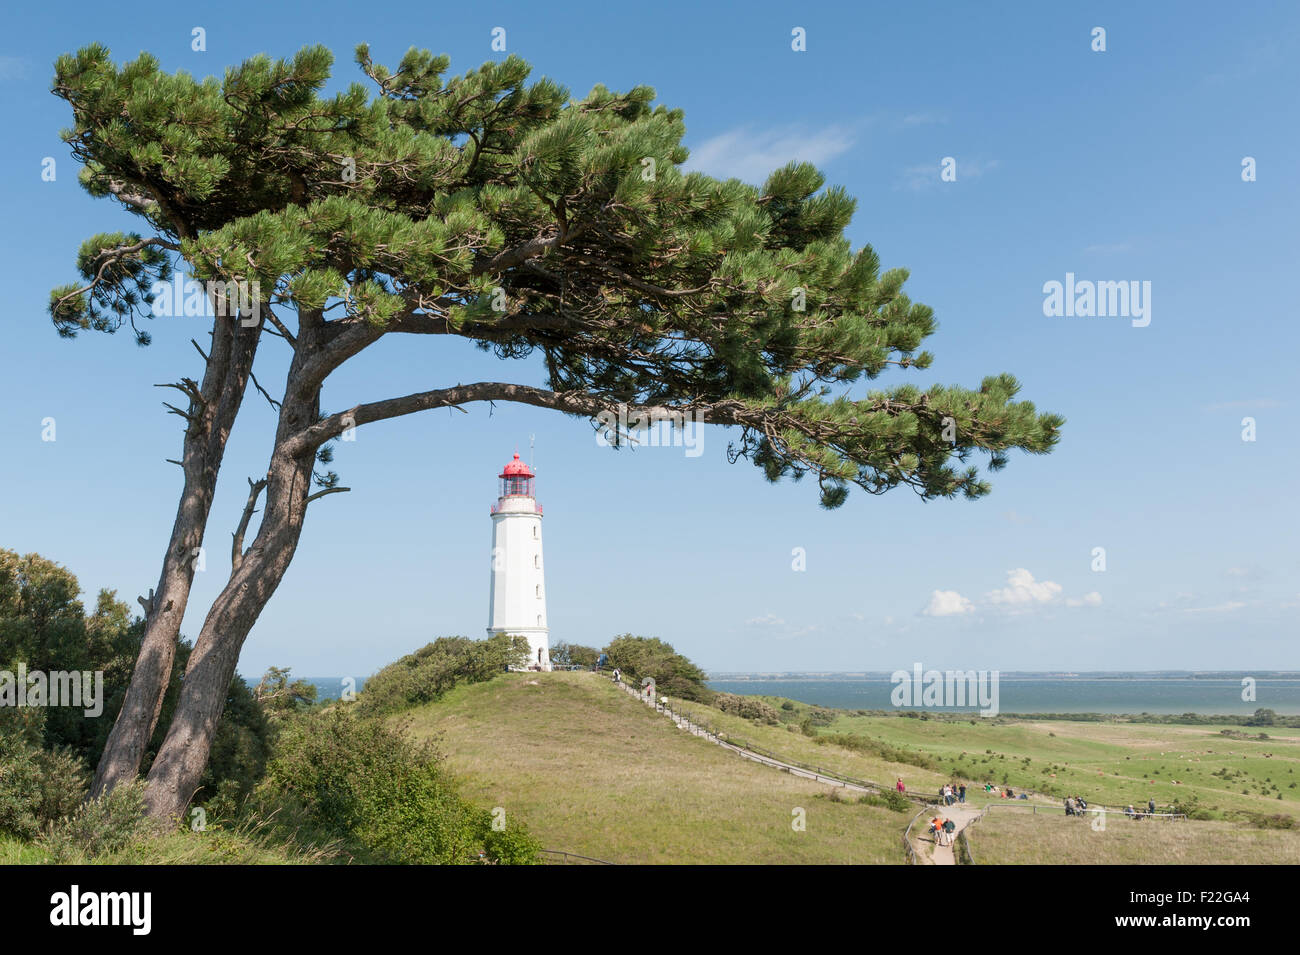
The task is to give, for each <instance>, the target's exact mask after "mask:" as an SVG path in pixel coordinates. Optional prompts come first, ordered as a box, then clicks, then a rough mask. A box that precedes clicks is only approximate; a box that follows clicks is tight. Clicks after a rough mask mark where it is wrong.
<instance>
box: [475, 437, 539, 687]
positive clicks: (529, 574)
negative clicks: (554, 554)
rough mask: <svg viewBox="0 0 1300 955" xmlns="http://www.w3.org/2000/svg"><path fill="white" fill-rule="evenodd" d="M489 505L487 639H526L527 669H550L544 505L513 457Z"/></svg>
mask: <svg viewBox="0 0 1300 955" xmlns="http://www.w3.org/2000/svg"><path fill="white" fill-rule="evenodd" d="M498 477H499V478H500V481H501V485H500V494H499V495H498V497H497V502H496V503H495V504H493V505H492V511H491V513H492V586H491V590H490V593H489V599H488V625H487V631H488V635H489V636H493V635H495V634H498V633H508V634H510V635H511V636H523V637H527V638H528V666H529V667H531V668H534V669H539V670H549V669H550V668H551V652H550V630H549V628H548V627H547V626H546V585H545V583H544V581H543V579H542V574H543V565H542V505H540V504H538V503H537V498H536V497H534V496H533V479H534V477H535V475H534V474H533V472H532V470H531V469H530V468H529V467H528V465H527V464H525V463H524V462H523V461H520V460H519V455H518V454H517V453H516V454H515V457H514V460H513V461H511V462H510V463H509V464H507V465H506V466H505V468H504V469H503V470H502V471H501V473H500V474H499V475H498Z"/></svg>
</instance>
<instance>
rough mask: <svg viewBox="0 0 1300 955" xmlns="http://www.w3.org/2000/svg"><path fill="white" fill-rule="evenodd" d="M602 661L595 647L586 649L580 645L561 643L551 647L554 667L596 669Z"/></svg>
mask: <svg viewBox="0 0 1300 955" xmlns="http://www.w3.org/2000/svg"><path fill="white" fill-rule="evenodd" d="M599 659H600V651H599V650H597V649H596V648H595V647H584V646H582V645H581V644H578V643H564V642H563V641H561V642H560V643H557V644H555V646H553V647H551V664H552V665H553V666H563V667H567V666H579V667H594V666H595V665H596V661H597V660H599Z"/></svg>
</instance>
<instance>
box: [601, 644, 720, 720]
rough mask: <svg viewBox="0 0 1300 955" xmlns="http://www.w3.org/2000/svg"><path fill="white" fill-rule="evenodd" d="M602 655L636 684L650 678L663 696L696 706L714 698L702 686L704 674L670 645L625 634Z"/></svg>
mask: <svg viewBox="0 0 1300 955" xmlns="http://www.w3.org/2000/svg"><path fill="white" fill-rule="evenodd" d="M605 652H606V653H608V654H609V665H610V666H611V667H618V668H619V669H620V670H622V671H623V673H624V674H626V675H627V676H629V677H632V678H633V679H635V680H638V681H639V680H642V679H644V678H646V677H650V678H651V679H653V680H654V681H655V687H656V689H657V690H658V691H659V692H660V693H662V694H664V695H665V696H668V697H670V698H673V699H678V700H693V701H695V702H697V703H708V702H711V701H712V699H713V697H714V692H713V691H712V690H710V689H709V688H708V687H707V686H705V680H706V679H707V677H706V675H705V673H704V671H703V670H701V669H700V668H699V667H697V666H696V665H695V664H694V663H692V662H691V661H690V660H688V659H686V657H684V656H682V655H681V654H680V653H678V652H677V651H676V650H674V649H673V647H672V644H670V643H665V642H664V641H662V640H658V639H655V638H653V637H634V636H633V635H632V634H630V633H625V634H623V635H622V636H619V637H615V638H614V639H613V640H611V641H610V644H609V646H608V647H606V648H605Z"/></svg>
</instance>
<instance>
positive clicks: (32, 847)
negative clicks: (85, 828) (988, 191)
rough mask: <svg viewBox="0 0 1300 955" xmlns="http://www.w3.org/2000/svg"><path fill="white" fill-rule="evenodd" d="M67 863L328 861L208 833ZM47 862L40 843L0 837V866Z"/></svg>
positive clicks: (243, 836)
mask: <svg viewBox="0 0 1300 955" xmlns="http://www.w3.org/2000/svg"><path fill="white" fill-rule="evenodd" d="M67 861H68V863H69V864H73V865H307V864H313V863H320V862H324V861H328V858H327V856H326V854H324V853H319V852H314V851H304V850H301V849H297V848H293V847H289V846H277V845H268V844H266V843H264V842H263V841H261V840H259V839H256V838H252V837H250V836H249V835H248V833H246V832H239V831H235V832H226V831H221V830H211V831H208V832H175V833H169V834H167V835H162V836H150V837H141V838H138V839H136V840H135V841H134V842H133V843H132V844H131V845H130V846H127V847H126V848H125V849H121V850H119V851H116V852H110V853H105V854H102V855H97V856H95V857H94V858H85V857H78V858H74V859H69V860H67ZM50 863H51V859H50V858H49V856H48V855H47V853H46V852H45V851H44V849H43V848H42V846H41V844H40V843H31V842H23V841H20V840H17V839H8V838H3V837H0V865H47V864H50Z"/></svg>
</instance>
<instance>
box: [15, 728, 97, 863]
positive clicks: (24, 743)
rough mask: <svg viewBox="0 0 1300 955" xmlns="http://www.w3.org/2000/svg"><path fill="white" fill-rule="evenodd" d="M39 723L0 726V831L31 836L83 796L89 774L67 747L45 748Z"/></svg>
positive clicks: (87, 784)
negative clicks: (41, 740) (43, 747)
mask: <svg viewBox="0 0 1300 955" xmlns="http://www.w3.org/2000/svg"><path fill="white" fill-rule="evenodd" d="M40 732H41V728H40V725H39V722H31V723H28V724H27V725H20V724H19V722H18V721H17V720H5V721H4V723H3V724H0V833H5V834H8V835H11V836H15V837H17V838H19V839H31V838H34V837H35V836H36V835H37V834H38V833H40V832H41V831H42V830H43V829H46V828H48V827H49V826H50V825H51V824H53V823H54V822H55V821H57V820H59V819H61V818H62V817H63V816H65V815H67V814H69V813H71V812H73V811H74V810H75V809H76V807H77V805H78V804H79V803H80V802H81V800H82V798H83V797H84V796H85V793H86V789H87V787H88V786H89V784H90V774H89V773H88V772H87V770H86V767H85V764H84V763H82V762H81V760H80V759H78V758H77V757H76V756H75V755H73V754H72V752H71V751H70V750H67V749H58V750H46V749H42V748H41V747H40V745H39V744H38V743H37V742H35V741H33V739H32V736H33V735H35V736H36V737H37V738H38V739H39V735H40Z"/></svg>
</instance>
